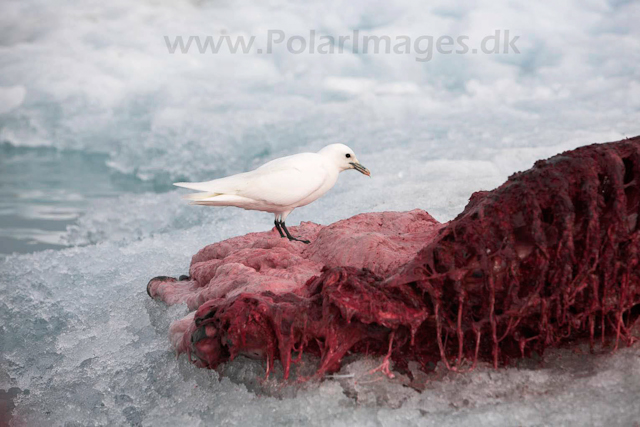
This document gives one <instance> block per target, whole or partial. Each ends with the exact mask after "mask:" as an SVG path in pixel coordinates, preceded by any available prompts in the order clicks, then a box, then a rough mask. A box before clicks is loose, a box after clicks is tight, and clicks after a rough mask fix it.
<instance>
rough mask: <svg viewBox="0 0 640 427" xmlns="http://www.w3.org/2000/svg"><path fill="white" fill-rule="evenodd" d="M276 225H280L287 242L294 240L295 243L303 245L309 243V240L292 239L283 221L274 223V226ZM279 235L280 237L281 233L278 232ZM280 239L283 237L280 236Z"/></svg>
mask: <svg viewBox="0 0 640 427" xmlns="http://www.w3.org/2000/svg"><path fill="white" fill-rule="evenodd" d="M278 223H279V224H280V228H281V229H282V230H284V232H285V234H286V235H287V239H289V241H291V240H295V241H296V242H302V243H305V244H309V243H311V242H310V241H309V240H303V239H298V238H297V237H293V236H292V235H291V233H289V230H287V226H286V225H285V224H284V221H276V226H277V224H278ZM279 230H280V229H279ZM280 235H281V236H282V231H280ZM282 237H284V236H282Z"/></svg>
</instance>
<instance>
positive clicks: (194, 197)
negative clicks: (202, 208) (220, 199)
mask: <svg viewBox="0 0 640 427" xmlns="http://www.w3.org/2000/svg"><path fill="white" fill-rule="evenodd" d="M219 195H220V193H208V192H204V193H192V194H185V195H184V196H182V198H183V199H185V200H191V201H192V202H197V201H200V200H204V199H209V198H211V197H216V196H219Z"/></svg>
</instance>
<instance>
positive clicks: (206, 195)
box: [173, 144, 371, 243]
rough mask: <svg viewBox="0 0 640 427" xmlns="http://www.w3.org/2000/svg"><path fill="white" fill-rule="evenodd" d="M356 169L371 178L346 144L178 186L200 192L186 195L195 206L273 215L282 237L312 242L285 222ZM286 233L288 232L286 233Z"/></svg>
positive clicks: (177, 184)
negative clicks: (343, 175) (249, 169)
mask: <svg viewBox="0 0 640 427" xmlns="http://www.w3.org/2000/svg"><path fill="white" fill-rule="evenodd" d="M348 169H355V170H357V171H358V172H361V173H363V174H365V175H367V176H371V173H370V172H369V170H368V169H367V168H365V167H364V166H362V165H361V164H360V163H359V162H358V159H357V158H356V155H355V154H354V152H353V150H352V149H351V148H349V147H347V146H346V145H344V144H331V145H327V146H326V147H324V148H323V149H322V150H320V151H318V152H317V153H301V154H294V155H293V156H287V157H281V158H279V159H275V160H272V161H270V162H268V163H265V164H264V165H262V166H260V167H259V168H258V169H255V170H253V171H250V172H245V173H239V174H237V175H232V176H228V177H226V178H220V179H214V180H213V181H206V182H177V183H175V184H173V185H176V186H178V187H184V188H189V189H191V190H198V191H200V193H194V194H189V195H186V196H185V198H186V199H188V200H191V203H192V204H195V205H205V206H236V207H238V208H243V209H248V210H256V211H263V212H270V213H272V214H274V215H275V226H276V229H277V230H278V232H279V233H280V237H285V235H286V237H287V238H288V239H289V240H295V241H298V242H303V243H309V241H308V240H302V239H298V238H296V237H293V236H292V235H291V233H289V230H287V226H286V225H285V223H284V222H285V220H286V219H287V216H288V215H289V214H290V213H291V212H292V211H293V210H294V209H295V208H298V207H300V206H305V205H308V204H309V203H311V202H313V201H315V200H316V199H318V198H319V197H321V196H322V195H323V194H324V193H326V192H327V191H329V190H330V189H331V188H332V187H333V186H334V185H335V183H336V181H337V180H338V174H339V173H340V172H342V171H345V170H348ZM283 231H284V232H283Z"/></svg>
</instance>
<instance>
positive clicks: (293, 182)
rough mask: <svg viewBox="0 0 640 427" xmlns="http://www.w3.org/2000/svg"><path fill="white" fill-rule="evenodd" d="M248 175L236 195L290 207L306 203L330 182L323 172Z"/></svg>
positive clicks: (313, 169) (287, 169)
mask: <svg viewBox="0 0 640 427" xmlns="http://www.w3.org/2000/svg"><path fill="white" fill-rule="evenodd" d="M246 175H247V176H246V177H244V178H245V179H244V180H243V182H239V183H238V188H237V190H236V191H235V192H234V193H233V194H235V195H238V196H242V197H246V198H248V199H252V200H259V201H263V202H265V203H268V204H271V205H276V206H290V205H294V204H296V203H298V202H300V201H302V200H304V199H306V198H307V197H308V196H310V195H311V194H313V193H314V192H315V191H317V190H318V189H319V188H320V187H321V186H322V184H324V183H325V181H326V180H327V178H328V173H327V172H326V170H325V169H324V168H308V169H304V170H303V169H301V168H300V169H298V168H295V167H291V168H283V169H280V170H273V169H272V170H265V171H264V172H262V171H261V170H255V171H253V172H250V173H247V174H246Z"/></svg>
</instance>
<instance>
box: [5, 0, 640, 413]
mask: <svg viewBox="0 0 640 427" xmlns="http://www.w3.org/2000/svg"><path fill="white" fill-rule="evenodd" d="M0 12H1V13H0V70H1V72H0V104H2V105H1V106H0V143H6V144H9V145H10V146H11V147H16V148H20V149H25V150H31V149H33V150H35V149H41V148H42V147H50V148H49V149H54V150H57V151H56V152H57V153H59V156H60V157H61V158H62V159H65V158H67V157H68V155H69V154H68V153H70V152H71V153H80V155H82V156H84V155H87V156H93V155H96V156H102V157H100V158H104V159H106V160H105V162H106V167H105V169H106V170H108V171H109V172H108V173H110V174H111V175H107V176H106V178H105V179H106V180H109V179H114V177H122V176H124V177H127V179H129V180H130V181H131V182H133V181H134V180H136V182H137V181H144V182H146V183H148V184H149V185H147V186H144V188H143V187H141V186H140V185H138V184H135V185H134V184H127V182H129V181H126V182H125V184H122V185H120V186H118V188H119V193H118V195H114V194H112V192H111V187H109V194H108V197H107V196H104V197H101V196H99V195H98V196H96V195H94V197H85V195H86V194H85V195H83V196H82V197H84V198H85V199H86V200H87V202H86V203H87V205H88V208H87V209H85V210H84V211H82V213H81V214H80V215H81V216H80V218H79V219H78V220H76V221H75V222H74V223H73V224H72V225H69V226H68V227H67V230H66V231H64V232H62V234H63V237H62V240H63V242H64V243H66V244H68V245H70V246H71V247H69V248H67V249H62V250H55V251H54V250H48V251H43V252H37V253H33V254H26V255H13V256H9V257H7V258H6V259H3V260H0V348H1V349H2V351H0V390H9V389H10V388H11V387H18V388H19V389H20V392H19V393H18V397H17V399H16V401H15V403H16V409H15V410H14V413H13V420H12V422H13V423H14V424H15V425H43V424H52V425H69V426H71V425H154V426H155V425H205V424H206V425H209V424H240V425H275V424H285V425H300V424H309V425H336V426H340V425H343V426H353V425H398V424H401V423H402V424H403V425H460V424H466V423H473V424H474V425H514V424H518V425H541V424H564V425H602V424H606V425H629V424H632V423H633V422H634V421H638V420H640V412H639V410H638V405H637V402H636V400H637V396H639V395H640V348H638V346H637V345H636V346H635V347H632V348H628V349H622V350H619V351H618V352H616V353H614V354H609V352H608V351H605V352H603V353H601V354H596V355H589V354H578V353H575V352H574V351H573V350H572V349H560V350H554V351H553V352H552V353H550V354H548V355H546V356H545V361H544V363H541V362H537V361H529V364H526V363H524V364H523V365H521V366H516V367H511V368H507V369H502V370H498V371H494V370H493V369H491V368H489V367H486V366H480V367H479V368H478V369H477V370H476V371H474V372H473V373H469V374H461V375H457V374H451V373H446V372H443V371H442V370H441V369H440V368H438V370H437V371H436V372H437V374H436V377H433V378H431V377H430V379H429V381H428V382H427V383H426V384H425V385H424V387H423V388H424V391H423V392H422V393H419V392H417V391H415V390H414V389H413V388H411V387H407V386H406V385H404V384H403V383H402V381H405V379H403V378H401V377H400V376H398V379H397V380H395V382H394V380H387V379H382V378H378V377H375V378H371V380H376V381H375V382H371V383H370V384H366V382H367V381H370V380H369V379H368V377H367V375H366V372H367V371H368V370H369V369H370V368H371V367H374V366H376V364H379V361H371V360H366V359H361V360H354V361H353V362H352V363H351V364H348V365H347V366H345V367H344V368H343V371H341V372H340V374H344V375H350V374H354V375H353V377H352V378H335V379H328V380H326V381H325V382H323V383H321V384H317V383H313V384H306V385H303V386H300V385H297V384H293V385H285V386H282V385H281V384H279V383H278V382H277V380H276V378H275V377H274V379H273V380H270V381H268V382H262V381H260V380H259V379H256V376H258V377H260V376H262V375H263V372H264V371H263V368H262V366H260V365H259V364H258V363H257V362H255V361H249V360H236V361H234V362H232V363H230V364H228V365H227V366H225V367H224V368H223V374H224V375H222V376H221V377H219V374H218V373H216V372H212V371H206V370H201V369H197V368H195V367H193V366H191V365H190V364H189V363H188V361H187V360H186V359H185V358H184V357H182V358H180V359H177V360H176V358H175V357H174V355H173V354H172V353H171V351H170V343H169V338H168V328H169V324H170V322H171V321H172V320H174V319H179V318H181V317H183V316H184V315H186V314H187V309H186V307H185V306H177V307H171V308H166V307H164V306H163V305H162V304H159V303H157V302H154V301H152V300H151V299H149V298H148V296H147V295H146V292H145V285H146V283H147V281H148V280H149V278H151V277H153V276H157V275H159V274H166V275H172V276H178V275H180V274H184V273H186V270H187V267H188V265H189V261H190V258H191V256H192V255H193V254H194V253H195V252H196V251H197V250H199V249H200V248H202V247H203V246H205V245H206V244H209V243H212V242H215V241H218V240H221V239H225V238H229V237H232V236H237V235H241V234H245V233H248V232H253V231H262V230H268V229H270V228H271V227H272V219H271V218H270V217H269V215H264V214H260V213H255V212H244V211H238V210H233V209H215V208H201V207H193V206H188V205H186V204H184V202H183V201H182V200H180V198H179V196H178V193H177V192H167V191H169V188H170V183H171V182H174V181H178V180H194V181H196V180H206V179H213V178H216V177H220V176H224V175H226V174H231V173H237V172H241V171H243V170H247V169H249V168H252V167H255V166H258V165H259V164H261V163H264V162H266V161H267V160H270V159H272V158H276V157H280V156H282V155H285V154H286V153H291V152H295V151H300V152H302V151H317V150H318V149H320V148H321V147H323V146H324V145H327V144H330V143H337V142H340V143H346V144H348V145H349V146H350V147H352V148H353V149H354V151H355V152H356V153H358V158H359V159H360V160H361V161H362V163H363V164H365V165H366V166H367V167H368V168H369V169H370V170H371V172H372V179H370V180H369V179H366V180H365V179H364V178H363V177H362V176H360V175H359V174H356V173H355V172H354V173H353V174H350V173H345V174H343V175H342V176H341V177H340V180H339V181H338V184H337V185H336V187H335V188H334V189H332V191H331V192H329V193H328V194H327V195H326V196H325V197H324V198H323V199H321V200H319V201H317V202H316V203H314V204H313V205H310V206H308V207H305V208H301V209H297V210H296V211H295V212H294V213H293V214H292V215H291V216H290V217H289V218H288V222H289V223H290V224H291V225H295V224H296V223H297V222H299V221H302V220H304V221H314V222H317V223H321V224H328V223H331V222H334V221H337V220H339V219H344V218H346V217H349V216H352V215H355V214H357V213H360V212H366V211H384V210H399V211H401V210H411V209H414V208H421V209H425V210H427V211H428V212H429V213H430V214H432V215H433V216H434V217H435V218H436V219H437V220H439V221H447V220H449V219H451V218H453V217H454V216H455V215H456V214H457V213H459V212H460V211H461V209H462V207H463V206H464V205H465V204H466V202H467V200H468V197H469V195H470V194H471V193H472V192H473V191H476V190H481V189H491V188H493V187H495V186H497V185H499V184H500V183H502V182H503V181H504V180H505V179H506V178H507V176H508V175H510V174H511V173H513V172H515V171H517V170H523V169H526V168H528V167H530V166H531V165H532V164H533V162H534V161H535V160H536V159H538V158H543V157H548V156H551V155H553V154H556V153H558V152H560V151H563V150H567V149H571V148H575V147H577V146H579V145H583V144H587V143H591V142H605V141H614V140H618V139H621V138H624V137H625V136H633V135H637V134H640V120H639V118H640V104H639V102H640V101H638V100H639V99H640V83H639V81H640V75H639V73H640V71H638V67H637V64H638V63H639V62H640V27H639V26H638V25H636V23H637V22H638V20H639V19H640V4H639V3H637V2H631V1H619V0H615V1H614V0H611V1H605V0H589V1H587V2H584V1H578V0H575V1H567V2H562V3H559V2H553V3H551V2H530V3H524V2H511V1H507V0H500V1H490V0H478V1H465V2H462V3H458V4H456V5H453V4H451V3H450V2H446V1H444V0H442V1H435V2H430V3H429V4H428V5H426V4H425V3H424V2H418V1H409V0H403V1H398V2H382V1H376V2H374V3H372V2H364V1H338V2H318V3H316V4H313V5H310V4H308V2H296V1H293V2H284V1H280V0H272V1H267V2H251V1H246V2H213V1H207V0H205V1H187V0H178V1H173V2H169V1H142V2H136V3H131V2H127V1H124V0H114V1H110V2H104V1H102V2H98V1H93V0H91V1H87V2H83V3H82V4H77V3H76V2H71V1H62V2H57V3H55V4H53V3H51V2H47V1H44V0H27V1H24V0H5V1H3V2H2V4H1V5H0ZM568 17H570V19H567V18H568ZM356 28H359V29H360V30H361V35H389V36H392V37H395V36H397V35H407V36H410V37H412V38H416V37H418V36H420V35H424V34H430V35H433V36H435V37H437V36H439V35H452V36H454V37H455V36H457V35H462V34H465V35H469V37H470V38H471V40H475V41H476V44H477V42H478V40H480V39H481V38H482V37H484V36H486V35H491V34H493V31H494V30H496V29H509V30H510V31H511V33H512V34H513V35H518V36H520V39H519V41H518V44H517V45H518V48H519V50H520V52H521V53H520V54H518V55H516V54H509V55H480V54H478V55H473V54H467V55H456V54H452V55H441V54H437V53H434V55H433V58H432V59H431V60H430V61H428V62H418V61H416V60H415V56H414V55H396V54H382V53H381V54H361V53H360V54H353V53H350V52H345V53H343V54H334V55H319V54H315V55H313V54H306V53H304V54H299V55H295V54H291V53H289V52H287V51H286V49H285V47H283V46H282V45H278V46H276V47H275V48H274V51H273V53H272V54H269V55H266V54H262V55H260V54H258V53H257V52H256V51H255V50H254V51H252V52H251V53H249V54H246V55H241V54H235V55H232V54H229V53H228V52H221V53H219V54H216V55H213V54H199V53H197V52H195V51H194V52H190V53H188V54H181V53H175V54H169V53H168V52H167V48H166V45H165V42H164V38H163V37H164V36H165V35H166V36H169V37H171V38H173V37H175V36H178V35H183V36H189V35H200V36H206V35H211V34H216V35H217V34H220V31H222V30H225V31H226V32H227V34H229V35H239V34H244V35H256V36H260V35H264V34H266V32H267V30H269V29H280V30H282V31H285V33H286V34H287V35H302V36H305V35H307V34H308V32H309V30H310V29H316V30H317V31H318V33H319V34H320V33H323V34H334V35H336V36H337V35H348V34H351V33H352V31H353V29H356ZM261 43H262V44H257V45H256V46H255V49H257V48H258V47H260V46H263V45H264V41H261ZM192 153H199V155H197V156H195V155H193V154H192ZM249 153H257V154H255V155H251V154H249ZM60 162H61V163H64V161H63V160H61V161H60ZM64 164H66V163H64ZM73 164H75V163H71V165H73ZM3 165H4V164H3ZM3 167H4V166H3ZM96 169H97V168H96ZM48 170H49V169H47V172H46V173H47V174H48V173H49V172H48ZM12 173H13V174H14V175H15V180H16V181H15V182H19V183H21V184H20V185H17V184H16V187H17V188H19V189H20V190H21V191H22V190H24V191H26V190H27V189H29V186H28V185H27V184H28V183H29V182H40V181H39V180H34V177H36V176H37V174H39V173H40V174H44V173H45V172H43V171H42V170H40V169H38V168H35V169H34V170H26V169H25V170H24V171H23V172H21V171H20V169H19V168H18V169H16V171H15V172H12ZM20 173H23V175H19V174H20ZM101 173H102V172H101ZM105 173H107V172H105ZM83 177H84V180H85V182H84V183H82V181H83ZM40 178H42V176H40ZM44 178H46V176H45V177H44ZM56 179H57V178H56ZM93 179H94V176H93V175H91V174H89V173H88V172H82V171H81V174H79V176H77V177H74V180H77V181H78V182H80V183H82V185H79V186H78V187H77V188H82V189H83V191H85V192H87V193H88V192H89V191H90V189H89V190H87V188H88V187H90V185H89V183H90V182H91V181H92V180H93ZM96 179H97V178H96ZM13 182H14V180H12V181H11V183H12V184H11V185H13ZM63 182H66V181H63ZM25 183H27V184H25ZM23 184H24V185H23ZM127 186H129V187H134V186H137V187H136V190H135V191H134V190H133V189H132V188H129V187H127ZM391 187H393V188H395V192H394V198H393V199H392V200H387V199H386V197H382V194H384V190H385V189H387V188H391ZM47 188H50V187H47ZM140 188H143V189H144V191H145V192H140ZM37 190H39V189H38V188H33V187H32V188H31V191H37ZM62 190H63V189H61V190H60V193H56V194H55V197H56V198H57V199H60V200H64V199H65V198H68V197H71V194H66V193H64V191H62ZM74 191H76V190H74ZM42 193H43V195H41V196H38V197H45V196H48V195H49V194H50V193H51V191H49V190H46V191H42ZM20 194H21V197H30V196H29V194H32V193H29V192H26V193H20ZM25 194H26V196H25ZM38 194H40V193H38ZM83 194H84V193H83ZM73 197H74V198H75V197H81V196H77V195H75V193H73ZM2 208H3V209H5V207H4V205H3V206H2ZM47 212H50V211H47ZM61 212H62V211H61ZM77 214H78V213H77V211H75V210H74V211H73V215H74V216H76V215H77ZM583 353H584V351H583ZM309 363H312V361H309ZM356 377H358V378H359V377H363V378H362V379H361V381H359V382H358V384H355V383H354V381H355V378H356Z"/></svg>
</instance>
